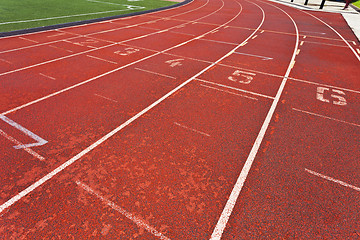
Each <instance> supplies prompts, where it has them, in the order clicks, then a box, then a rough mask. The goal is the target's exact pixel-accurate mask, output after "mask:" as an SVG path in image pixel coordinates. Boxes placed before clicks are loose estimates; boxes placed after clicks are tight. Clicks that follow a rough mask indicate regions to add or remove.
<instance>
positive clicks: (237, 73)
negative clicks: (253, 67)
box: [228, 70, 256, 84]
mask: <svg viewBox="0 0 360 240" xmlns="http://www.w3.org/2000/svg"><path fill="white" fill-rule="evenodd" d="M255 75H256V74H255V73H249V72H243V71H240V70H235V72H233V74H231V76H229V77H228V79H229V80H230V81H233V82H239V83H242V84H250V83H251V81H252V80H253V79H254V76H255ZM239 77H240V78H243V80H239V79H238V78H239Z"/></svg>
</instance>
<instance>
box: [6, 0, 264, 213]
mask: <svg viewBox="0 0 360 240" xmlns="http://www.w3.org/2000/svg"><path fill="white" fill-rule="evenodd" d="M222 2H223V1H222ZM223 3H224V2H223ZM237 3H238V4H239V6H240V11H239V13H238V14H237V15H236V16H234V17H233V18H232V19H230V20H229V21H228V22H226V23H224V24H223V25H222V26H219V27H218V28H221V27H223V26H226V25H227V24H229V23H230V22H232V21H233V20H234V19H236V18H237V17H238V16H239V15H240V13H241V12H242V6H241V4H240V3H239V2H237ZM223 6H224V5H223ZM259 28H260V26H259V27H258V29H259ZM258 29H256V30H255V31H254V32H253V33H252V34H251V35H250V36H249V37H248V38H247V39H246V40H245V41H247V40H248V39H249V38H250V37H252V36H253V35H254V34H255V33H256V31H257V30H258ZM208 33H209V32H208ZM208 33H205V34H203V35H206V34H208ZM195 39H196V38H195ZM195 39H193V40H195ZM193 40H189V41H187V42H184V43H181V44H179V45H177V46H182V45H184V44H186V43H188V42H190V41H193ZM177 46H174V47H172V48H175V47H177ZM239 47H240V45H239V46H237V47H236V48H234V49H233V50H232V51H230V52H229V53H227V54H225V55H224V56H223V57H221V58H220V59H219V60H218V61H216V62H215V63H213V64H211V65H209V66H208V67H206V68H204V69H203V70H202V71H200V72H199V73H197V74H196V75H194V76H193V77H191V78H189V79H188V80H186V81H185V82H183V83H182V84H180V85H179V86H177V87H176V88H174V89H173V90H171V91H170V92H168V93H167V94H165V95H164V96H163V97H161V98H159V99H158V100H157V101H155V102H154V103H152V104H151V105H149V106H148V107H146V108H144V109H143V110H142V111H140V112H139V113H137V114H136V115H134V116H133V117H132V118H130V119H129V120H127V121H126V122H124V123H123V124H121V125H120V126H118V127H116V128H115V129H113V130H112V131H111V132H109V133H107V134H106V135H105V136H103V137H102V138H100V139H99V140H97V141H96V142H94V143H93V144H91V145H90V146H88V147H87V148H85V149H84V150H83V151H81V152H80V153H78V154H77V155H75V156H74V157H72V158H70V159H69V160H68V161H66V162H65V163H63V164H61V165H60V166H59V167H57V168H55V169H54V170H53V171H51V172H50V173H48V174H46V175H45V176H44V177H42V178H41V179H39V180H38V181H36V182H34V183H33V184H31V185H30V186H29V187H27V188H26V189H24V190H22V191H21V192H20V193H18V194H16V195H15V196H13V197H12V198H10V199H9V200H8V201H6V202H5V203H3V204H2V205H1V206H0V213H2V212H3V211H4V210H5V209H7V208H9V207H10V206H12V205H13V204H15V203H16V202H17V201H19V200H20V199H22V198H23V197H25V196H26V195H28V194H29V193H31V192H32V191H34V190H35V189H36V188H38V187H40V186H41V185H43V184H44V183H45V182H47V181H48V180H50V179H51V178H53V177H54V176H55V175H57V174H58V173H60V172H61V171H63V170H64V169H66V168H67V167H68V166H70V165H71V164H73V163H74V162H76V161H77V160H79V159H80V158H81V157H83V156H85V155H86V154H87V153H89V152H90V151H92V150H93V149H94V148H96V147H98V146H99V145H100V144H102V143H103V142H105V141H106V140H107V139H109V138H111V137H112V136H114V135H115V134H116V133H118V132H119V131H120V130H122V129H123V128H125V127H127V126H128V125H129V124H131V123H132V122H134V121H135V120H137V119H138V118H140V117H141V116H142V115H144V114H145V113H147V112H148V111H150V110H151V109H153V108H154V107H155V106H157V105H158V104H160V103H161V102H163V101H164V100H165V99H167V98H168V97H170V96H171V95H173V94H174V93H175V92H177V91H178V90H180V89H181V88H183V87H184V86H185V85H187V84H189V83H190V82H191V81H193V80H194V79H195V78H196V77H198V76H200V75H201V74H203V73H204V72H206V71H207V70H209V69H210V68H211V67H213V66H215V65H216V64H217V63H219V62H220V61H222V60H223V59H225V58H226V57H228V56H230V55H231V54H232V53H233V52H235V51H236V49H237V48H239ZM172 48H171V49H172ZM168 50H170V49H168ZM168 50H167V51H168ZM156 55H158V54H156ZM139 61H140V60H139ZM114 71H115V70H113V71H111V72H114ZM103 75H104V74H103Z"/></svg>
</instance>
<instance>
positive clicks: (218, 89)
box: [200, 84, 258, 101]
mask: <svg viewBox="0 0 360 240" xmlns="http://www.w3.org/2000/svg"><path fill="white" fill-rule="evenodd" d="M200 86H203V87H206V88H210V89H214V90H217V91H220V92H226V93H229V94H233V95H236V96H240V97H244V98H249V99H252V100H256V101H257V100H258V99H257V98H253V97H249V96H245V95H241V94H237V93H233V92H230V91H226V90H222V89H220V88H215V87H210V86H206V85H203V84H200Z"/></svg>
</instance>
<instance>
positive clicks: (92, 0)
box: [86, 0, 124, 6]
mask: <svg viewBox="0 0 360 240" xmlns="http://www.w3.org/2000/svg"><path fill="white" fill-rule="evenodd" d="M86 1H88V2H95V3H104V4H110V5H118V6H124V4H120V3H112V2H103V1H96V0H86Z"/></svg>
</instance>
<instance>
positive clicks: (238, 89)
mask: <svg viewBox="0 0 360 240" xmlns="http://www.w3.org/2000/svg"><path fill="white" fill-rule="evenodd" d="M195 80H196V81H200V82H204V83H209V84H213V85H216V86H220V87H224V88H228V89H232V90H236V91H239V92H244V93H249V94H252V95H255V96H259V97H264V98H269V99H275V98H274V97H270V96H267V95H264V94H260V93H255V92H250V91H246V90H243V89H240V88H234V87H230V86H227V85H223V84H219V83H214V82H210V81H206V80H203V79H200V78H196V79H195Z"/></svg>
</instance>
